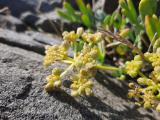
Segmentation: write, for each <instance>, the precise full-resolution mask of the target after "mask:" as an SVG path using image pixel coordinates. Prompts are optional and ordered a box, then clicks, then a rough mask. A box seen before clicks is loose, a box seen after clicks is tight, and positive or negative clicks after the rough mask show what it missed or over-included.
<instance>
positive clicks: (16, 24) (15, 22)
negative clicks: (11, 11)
mask: <svg viewBox="0 0 160 120" xmlns="http://www.w3.org/2000/svg"><path fill="white" fill-rule="evenodd" d="M0 27H1V28H7V29H11V30H14V31H18V32H23V31H25V30H26V29H27V26H26V25H25V24H24V23H23V22H22V21H21V20H19V19H18V18H16V17H13V16H11V15H0Z"/></svg>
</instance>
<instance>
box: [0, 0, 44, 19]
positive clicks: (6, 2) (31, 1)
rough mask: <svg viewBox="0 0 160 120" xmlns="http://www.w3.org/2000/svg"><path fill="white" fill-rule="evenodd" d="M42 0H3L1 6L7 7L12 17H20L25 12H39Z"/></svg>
mask: <svg viewBox="0 0 160 120" xmlns="http://www.w3.org/2000/svg"><path fill="white" fill-rule="evenodd" d="M41 1H42V0H1V1H0V6H7V7H9V9H10V10H11V13H12V15H14V16H16V17H19V16H20V15H21V14H22V13H23V12H26V11H30V12H33V13H36V12H37V9H38V7H39V5H40V3H41Z"/></svg>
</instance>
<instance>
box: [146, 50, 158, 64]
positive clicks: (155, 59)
mask: <svg viewBox="0 0 160 120" xmlns="http://www.w3.org/2000/svg"><path fill="white" fill-rule="evenodd" d="M144 55H145V58H146V59H147V60H148V61H149V62H151V63H152V66H153V67H156V66H160V54H159V53H145V54H144Z"/></svg>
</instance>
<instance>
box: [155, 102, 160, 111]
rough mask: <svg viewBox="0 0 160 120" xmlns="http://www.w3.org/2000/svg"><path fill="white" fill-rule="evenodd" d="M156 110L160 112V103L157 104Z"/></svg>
mask: <svg viewBox="0 0 160 120" xmlns="http://www.w3.org/2000/svg"><path fill="white" fill-rule="evenodd" d="M156 111H157V112H160V103H159V104H158V105H157V107H156Z"/></svg>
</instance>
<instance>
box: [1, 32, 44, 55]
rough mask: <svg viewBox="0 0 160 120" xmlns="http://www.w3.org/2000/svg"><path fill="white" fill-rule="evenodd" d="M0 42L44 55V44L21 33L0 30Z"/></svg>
mask: <svg viewBox="0 0 160 120" xmlns="http://www.w3.org/2000/svg"><path fill="white" fill-rule="evenodd" d="M0 42H2V43H7V44H10V45H12V46H18V47H21V48H24V49H27V50H32V51H35V52H38V53H41V54H44V44H41V43H39V42H37V41H34V40H33V38H32V37H30V36H28V35H25V34H23V33H16V32H14V31H10V30H4V29H0Z"/></svg>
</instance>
